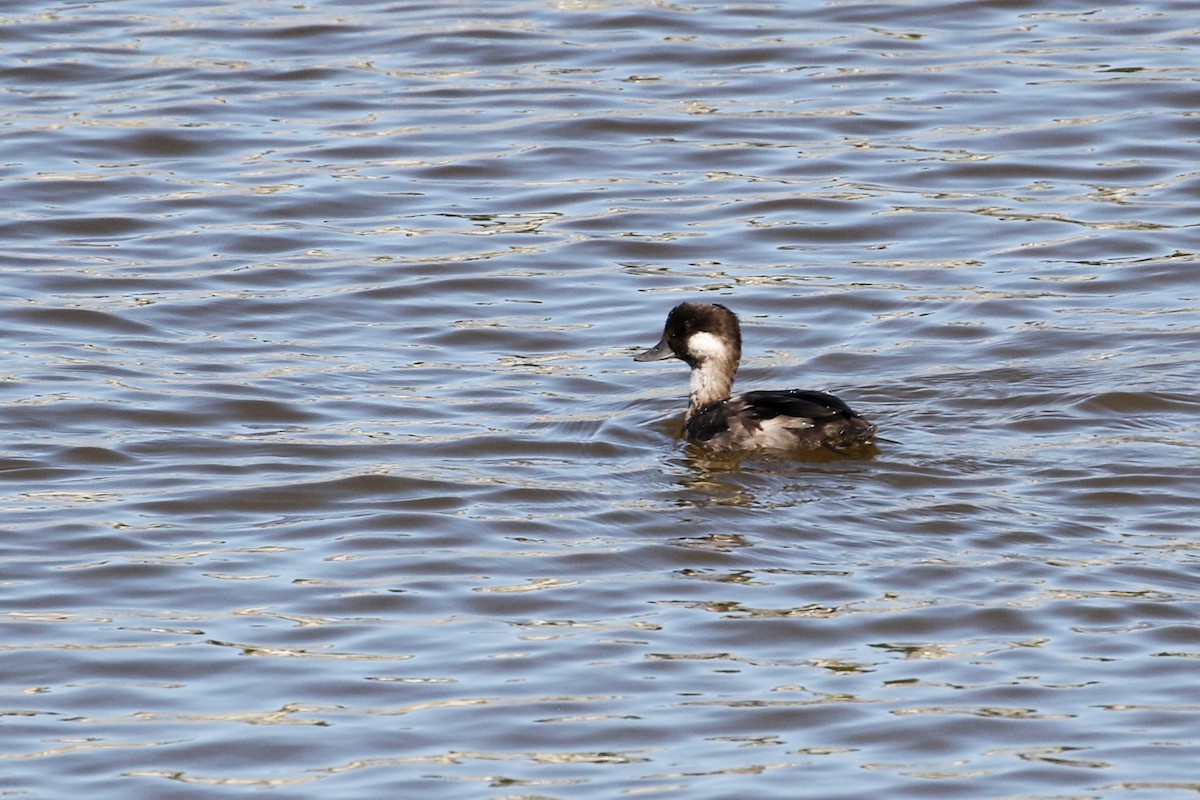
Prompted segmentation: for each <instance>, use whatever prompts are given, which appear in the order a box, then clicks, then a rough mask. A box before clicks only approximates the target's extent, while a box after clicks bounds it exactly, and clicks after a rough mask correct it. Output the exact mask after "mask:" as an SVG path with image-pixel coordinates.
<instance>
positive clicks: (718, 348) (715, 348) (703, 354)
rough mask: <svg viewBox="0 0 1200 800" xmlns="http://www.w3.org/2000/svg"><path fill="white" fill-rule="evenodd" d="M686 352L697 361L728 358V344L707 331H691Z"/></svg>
mask: <svg viewBox="0 0 1200 800" xmlns="http://www.w3.org/2000/svg"><path fill="white" fill-rule="evenodd" d="M687 349H688V353H689V354H690V355H692V356H693V357H694V358H695V359H696V360H697V361H705V360H707V359H727V358H729V345H727V344H725V342H723V341H721V340H720V339H718V338H717V337H716V336H713V335H712V334H711V333H708V332H707V331H701V332H700V333H693V334H692V335H691V336H689V337H688V340H687Z"/></svg>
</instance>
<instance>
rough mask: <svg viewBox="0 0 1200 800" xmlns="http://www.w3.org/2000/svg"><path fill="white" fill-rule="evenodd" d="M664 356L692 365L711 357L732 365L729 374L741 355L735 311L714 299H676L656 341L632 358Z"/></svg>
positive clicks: (707, 360)
mask: <svg viewBox="0 0 1200 800" xmlns="http://www.w3.org/2000/svg"><path fill="white" fill-rule="evenodd" d="M664 358H678V359H682V360H683V361H684V363H686V364H687V365H688V366H689V367H691V368H692V369H697V368H699V367H701V366H703V365H704V364H705V363H706V362H709V361H715V362H717V363H719V364H720V365H721V366H722V367H724V368H726V369H730V368H732V369H731V375H732V370H736V369H737V364H738V361H740V360H741V358H742V330H741V327H740V326H739V325H738V318H737V315H736V314H734V313H733V312H732V311H730V310H729V309H728V308H726V307H725V306H723V305H719V304H717V303H680V304H679V305H677V306H675V308H673V309H671V313H670V314H668V315H667V324H666V325H665V326H664V328H663V335H662V339H660V340H659V342H658V344H656V345H654V347H651V348H650V349H649V350H647V351H645V352H644V353H639V354H638V355H636V356H634V358H633V360H634V361H660V360H662V359H664ZM714 366H715V365H714Z"/></svg>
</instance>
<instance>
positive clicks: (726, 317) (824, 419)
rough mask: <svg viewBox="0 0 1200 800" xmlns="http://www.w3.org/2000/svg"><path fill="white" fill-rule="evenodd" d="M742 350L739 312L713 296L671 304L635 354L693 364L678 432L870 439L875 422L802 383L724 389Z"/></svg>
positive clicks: (820, 444) (780, 439)
mask: <svg viewBox="0 0 1200 800" xmlns="http://www.w3.org/2000/svg"><path fill="white" fill-rule="evenodd" d="M741 357H742V332H741V327H740V326H739V325H738V318H737V316H736V315H735V314H734V313H733V312H732V311H730V310H729V309H728V308H726V307H725V306H722V305H718V304H716V303H680V304H679V305H677V306H675V308H673V309H671V313H670V314H669V315H668V316H667V324H666V326H665V327H664V329H663V335H662V339H660V340H659V342H658V344H656V345H654V347H651V348H650V349H649V350H647V351H645V352H644V353H639V354H638V355H636V356H634V359H633V360H634V361H661V360H662V359H666V358H678V359H681V360H682V361H683V362H684V363H685V364H687V365H688V366H689V367H691V368H692V382H691V391H690V393H689V398H688V410H687V414H685V415H684V417H683V428H684V434H685V436H686V437H687V440H688V441H689V442H693V443H696V444H700V445H704V446H706V447H708V448H710V449H713V450H752V449H758V448H778V449H785V450H816V449H818V448H825V449H830V450H843V449H845V448H848V447H855V446H858V445H866V444H870V443H871V442H872V441H873V439H874V436H875V426H874V425H873V424H871V423H870V422H867V421H866V420H865V419H863V418H862V417H860V416H859V415H858V414H857V413H855V412H854V411H853V410H851V408H850V407H849V406H848V405H846V404H845V403H843V402H842V401H841V400H839V399H838V398H836V397H834V396H833V395H830V394H825V393H824V392H814V391H808V390H805V389H784V390H775V391H758V392H746V393H745V394H740V395H738V396H736V397H731V396H730V390H731V389H732V388H733V376H734V375H735V374H736V373H737V368H738V361H739V360H740V359H741Z"/></svg>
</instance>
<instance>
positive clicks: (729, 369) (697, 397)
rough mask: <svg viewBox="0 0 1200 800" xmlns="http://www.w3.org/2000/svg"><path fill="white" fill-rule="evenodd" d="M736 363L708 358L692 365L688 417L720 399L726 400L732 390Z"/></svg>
mask: <svg viewBox="0 0 1200 800" xmlns="http://www.w3.org/2000/svg"><path fill="white" fill-rule="evenodd" d="M736 373H737V364H736V363H735V364H730V363H729V362H728V361H727V360H726V359H719V358H709V359H706V360H705V361H703V362H702V363H699V364H697V365H696V366H694V367H692V381H691V386H690V387H689V392H688V417H691V416H692V415H693V414H695V413H696V412H697V411H699V410H700V409H702V408H705V407H706V406H710V405H712V404H713V403H717V402H720V401H721V400H728V399H729V395H730V393H731V392H732V391H733V376H734V375H735V374H736Z"/></svg>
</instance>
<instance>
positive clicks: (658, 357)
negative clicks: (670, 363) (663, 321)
mask: <svg viewBox="0 0 1200 800" xmlns="http://www.w3.org/2000/svg"><path fill="white" fill-rule="evenodd" d="M666 358H675V353H673V352H672V351H671V346H670V345H669V344H667V337H665V336H664V337H663V338H662V339H660V340H659V342H658V344H656V345H654V347H651V348H650V349H649V350H647V351H645V352H644V353H638V354H637V355H636V356H634V357H633V360H634V361H662V360H663V359H666Z"/></svg>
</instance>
